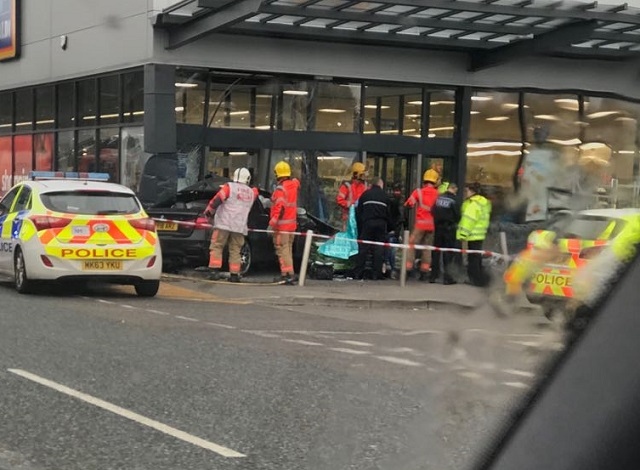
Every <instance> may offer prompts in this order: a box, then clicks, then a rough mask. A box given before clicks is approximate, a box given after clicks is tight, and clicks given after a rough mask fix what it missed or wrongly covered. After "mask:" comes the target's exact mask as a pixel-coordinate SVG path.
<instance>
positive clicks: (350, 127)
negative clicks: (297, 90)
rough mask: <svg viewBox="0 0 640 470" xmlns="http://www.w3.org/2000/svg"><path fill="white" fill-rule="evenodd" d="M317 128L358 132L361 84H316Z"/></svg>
mask: <svg viewBox="0 0 640 470" xmlns="http://www.w3.org/2000/svg"><path fill="white" fill-rule="evenodd" d="M314 92H315V95H314V96H315V100H316V105H315V110H316V119H315V130H317V131H324V132H356V131H357V130H358V122H359V116H360V94H361V86H360V85H358V84H333V83H323V82H319V83H317V84H316V85H315V88H314Z"/></svg>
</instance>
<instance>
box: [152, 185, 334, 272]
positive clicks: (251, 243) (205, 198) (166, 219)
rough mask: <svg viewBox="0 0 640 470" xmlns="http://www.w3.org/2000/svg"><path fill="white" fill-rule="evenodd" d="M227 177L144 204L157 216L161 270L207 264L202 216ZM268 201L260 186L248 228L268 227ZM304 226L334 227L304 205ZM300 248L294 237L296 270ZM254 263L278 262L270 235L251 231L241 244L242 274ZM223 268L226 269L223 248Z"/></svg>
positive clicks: (206, 222) (207, 228)
mask: <svg viewBox="0 0 640 470" xmlns="http://www.w3.org/2000/svg"><path fill="white" fill-rule="evenodd" d="M228 181H230V180H229V179H228V178H224V177H220V176H214V177H210V178H206V179H204V180H202V181H200V182H198V183H196V184H194V185H191V186H188V187H186V188H184V189H182V190H180V191H178V192H177V193H176V194H175V196H174V197H171V198H169V199H165V200H164V201H159V202H157V203H155V204H150V205H147V207H146V212H147V213H148V214H149V216H150V217H152V218H154V219H155V220H156V227H157V230H158V236H159V238H160V244H161V246H162V258H163V269H164V271H167V272H172V271H176V270H178V269H180V268H184V267H191V268H196V267H201V266H208V264H209V242H210V240H211V233H212V232H213V228H212V227H211V225H210V222H209V220H208V219H207V218H206V217H205V216H204V210H205V209H206V207H207V204H208V202H209V201H210V200H211V198H212V197H213V196H214V195H215V194H216V193H217V192H218V190H219V189H220V187H221V186H222V185H223V184H225V183H226V182H228ZM270 204H271V201H270V193H268V192H267V191H263V190H260V195H259V197H258V198H257V199H256V201H255V203H254V204H253V207H252V208H251V212H250V213H249V220H248V226H249V229H263V230H264V229H267V227H268V225H269V208H270ZM307 230H314V231H315V232H318V231H319V232H320V233H324V234H332V233H331V232H332V231H333V229H332V228H331V227H329V226H327V225H325V224H323V223H322V222H321V221H320V220H318V219H316V218H314V217H313V216H311V215H308V214H307V213H306V211H305V210H304V209H298V231H300V232H305V231H307ZM303 248H304V238H303V237H296V239H295V241H294V245H293V257H294V264H295V267H296V270H297V269H299V266H300V262H301V260H302V252H303ZM255 265H265V266H268V265H273V266H277V257H276V254H275V250H274V247H273V239H272V237H271V235H269V234H267V233H260V232H251V231H250V232H249V235H248V236H247V237H246V243H245V245H244V246H243V248H242V268H241V274H246V273H247V272H248V271H249V270H250V268H251V267H252V266H255ZM223 269H227V252H226V250H225V262H224V266H223Z"/></svg>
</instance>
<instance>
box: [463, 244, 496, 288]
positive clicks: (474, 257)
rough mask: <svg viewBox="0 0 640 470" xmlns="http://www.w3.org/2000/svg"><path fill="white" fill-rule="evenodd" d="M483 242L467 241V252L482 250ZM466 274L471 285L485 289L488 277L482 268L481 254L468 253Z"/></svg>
mask: <svg viewBox="0 0 640 470" xmlns="http://www.w3.org/2000/svg"><path fill="white" fill-rule="evenodd" d="M483 242H484V240H475V241H469V242H468V247H469V250H482V244H483ZM467 274H468V275H469V281H471V284H473V285H474V286H478V287H486V286H487V285H489V281H490V279H489V275H488V274H487V273H486V272H485V270H484V268H483V267H482V254H480V253H469V254H468V255H467Z"/></svg>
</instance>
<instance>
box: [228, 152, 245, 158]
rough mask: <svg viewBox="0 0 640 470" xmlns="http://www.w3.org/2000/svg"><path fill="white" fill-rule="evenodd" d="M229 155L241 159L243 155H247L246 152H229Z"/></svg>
mask: <svg viewBox="0 0 640 470" xmlns="http://www.w3.org/2000/svg"><path fill="white" fill-rule="evenodd" d="M229 155H231V156H232V157H242V156H244V155H247V152H229Z"/></svg>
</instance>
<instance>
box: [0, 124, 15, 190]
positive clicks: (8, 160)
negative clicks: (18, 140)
mask: <svg viewBox="0 0 640 470" xmlns="http://www.w3.org/2000/svg"><path fill="white" fill-rule="evenodd" d="M12 149H13V137H11V136H7V137H0V177H2V186H0V196H4V195H5V194H7V192H8V191H9V190H10V189H11V186H12V185H13V181H12V179H11V174H12V173H13V162H12V159H13V152H12Z"/></svg>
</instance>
